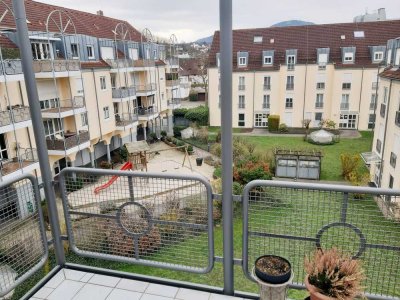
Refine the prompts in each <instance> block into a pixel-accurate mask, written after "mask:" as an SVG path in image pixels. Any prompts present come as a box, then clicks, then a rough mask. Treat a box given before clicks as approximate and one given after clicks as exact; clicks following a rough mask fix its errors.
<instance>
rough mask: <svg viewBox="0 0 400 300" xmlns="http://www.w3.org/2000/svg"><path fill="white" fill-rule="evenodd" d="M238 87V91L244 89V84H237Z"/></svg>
mask: <svg viewBox="0 0 400 300" xmlns="http://www.w3.org/2000/svg"><path fill="white" fill-rule="evenodd" d="M238 89H239V91H244V90H245V89H246V85H245V84H239V86H238Z"/></svg>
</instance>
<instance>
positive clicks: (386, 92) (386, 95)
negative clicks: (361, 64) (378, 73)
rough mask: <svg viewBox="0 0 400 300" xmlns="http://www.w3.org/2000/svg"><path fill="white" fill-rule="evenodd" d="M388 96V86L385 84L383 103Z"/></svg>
mask: <svg viewBox="0 0 400 300" xmlns="http://www.w3.org/2000/svg"><path fill="white" fill-rule="evenodd" d="M387 97H388V88H387V87H386V86H385V87H384V89H383V103H384V104H386V102H387Z"/></svg>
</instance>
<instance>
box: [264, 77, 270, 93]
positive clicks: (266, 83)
mask: <svg viewBox="0 0 400 300" xmlns="http://www.w3.org/2000/svg"><path fill="white" fill-rule="evenodd" d="M270 89H271V77H270V76H264V91H267V90H270Z"/></svg>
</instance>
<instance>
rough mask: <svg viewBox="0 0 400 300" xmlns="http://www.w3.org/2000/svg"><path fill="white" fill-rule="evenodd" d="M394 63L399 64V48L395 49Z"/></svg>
mask: <svg viewBox="0 0 400 300" xmlns="http://www.w3.org/2000/svg"><path fill="white" fill-rule="evenodd" d="M394 65H395V66H398V65H400V48H397V49H396V57H395V59H394Z"/></svg>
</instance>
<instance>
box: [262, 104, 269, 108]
mask: <svg viewBox="0 0 400 300" xmlns="http://www.w3.org/2000/svg"><path fill="white" fill-rule="evenodd" d="M262 108H263V109H270V108H271V105H270V104H269V103H263V105H262Z"/></svg>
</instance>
